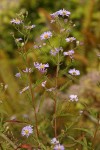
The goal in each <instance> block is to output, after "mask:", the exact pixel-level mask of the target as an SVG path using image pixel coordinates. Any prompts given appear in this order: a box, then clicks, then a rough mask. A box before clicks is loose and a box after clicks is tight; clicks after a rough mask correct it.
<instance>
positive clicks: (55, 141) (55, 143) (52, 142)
mask: <svg viewBox="0 0 100 150" xmlns="http://www.w3.org/2000/svg"><path fill="white" fill-rule="evenodd" d="M51 144H53V145H57V144H59V141H58V140H57V139H56V138H53V139H52V140H51Z"/></svg>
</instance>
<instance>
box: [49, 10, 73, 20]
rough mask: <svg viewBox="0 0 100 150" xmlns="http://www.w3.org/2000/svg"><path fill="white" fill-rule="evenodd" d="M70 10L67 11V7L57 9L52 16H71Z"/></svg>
mask: <svg viewBox="0 0 100 150" xmlns="http://www.w3.org/2000/svg"><path fill="white" fill-rule="evenodd" d="M70 14H71V13H70V12H69V11H67V10H65V9H61V10H59V11H56V12H54V13H53V14H51V18H53V19H54V18H57V17H59V16H62V17H64V16H67V17H69V16H70Z"/></svg>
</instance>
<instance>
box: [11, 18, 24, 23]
mask: <svg viewBox="0 0 100 150" xmlns="http://www.w3.org/2000/svg"><path fill="white" fill-rule="evenodd" d="M10 22H11V23H13V24H21V23H22V20H19V19H18V18H16V19H12V20H11V21H10Z"/></svg>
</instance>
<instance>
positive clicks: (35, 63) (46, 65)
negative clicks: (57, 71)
mask: <svg viewBox="0 0 100 150" xmlns="http://www.w3.org/2000/svg"><path fill="white" fill-rule="evenodd" d="M34 66H35V68H37V69H38V70H39V71H41V72H42V73H45V72H46V71H47V70H46V68H48V67H49V64H48V63H47V64H42V63H40V64H39V63H38V62H34Z"/></svg>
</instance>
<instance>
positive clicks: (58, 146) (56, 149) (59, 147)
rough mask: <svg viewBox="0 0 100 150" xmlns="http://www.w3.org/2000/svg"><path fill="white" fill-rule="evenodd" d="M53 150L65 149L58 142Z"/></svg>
mask: <svg viewBox="0 0 100 150" xmlns="http://www.w3.org/2000/svg"><path fill="white" fill-rule="evenodd" d="M54 150H65V148H64V146H63V145H60V144H58V145H55V147H54Z"/></svg>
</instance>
